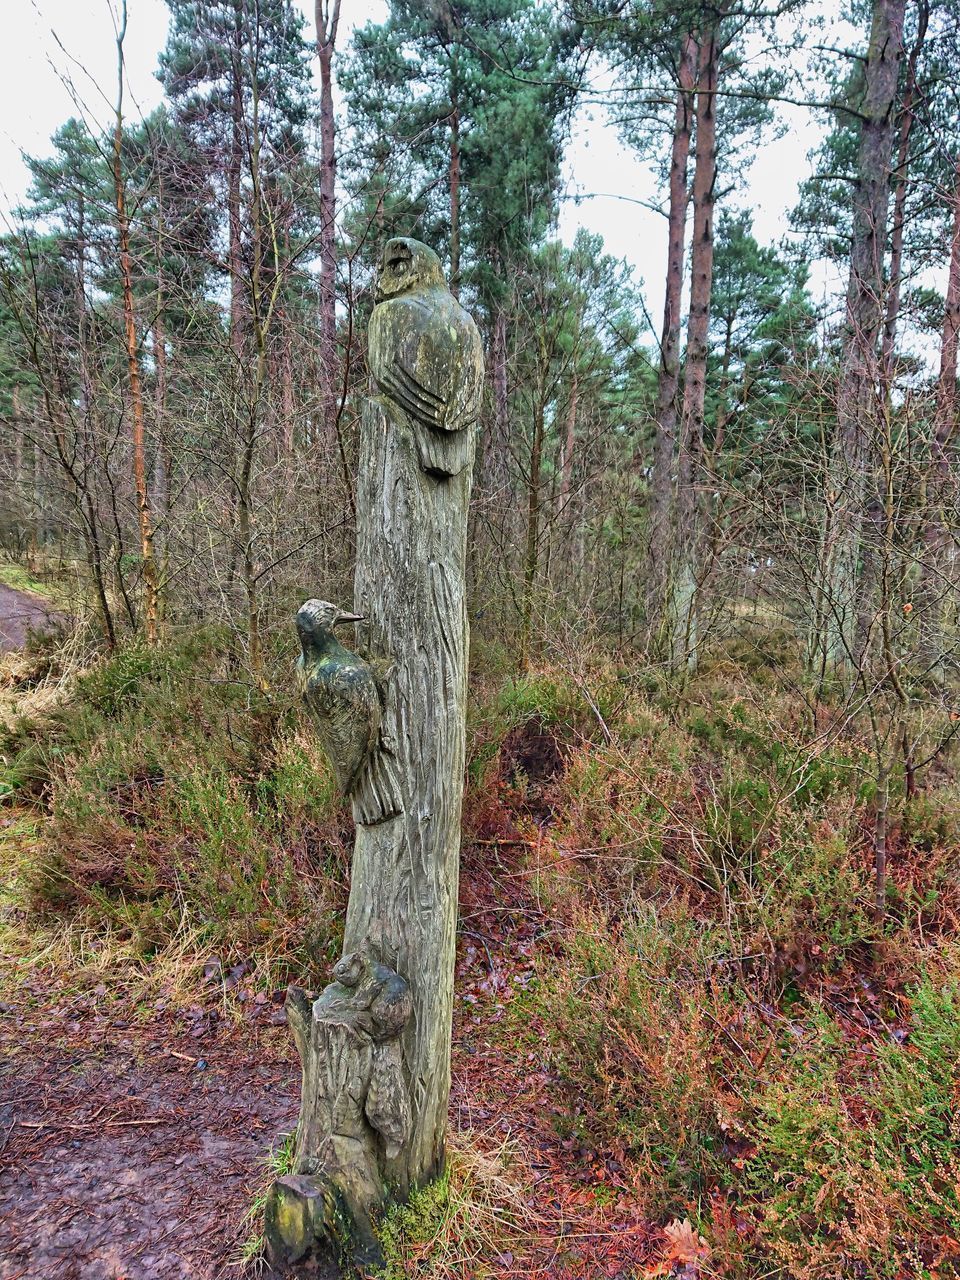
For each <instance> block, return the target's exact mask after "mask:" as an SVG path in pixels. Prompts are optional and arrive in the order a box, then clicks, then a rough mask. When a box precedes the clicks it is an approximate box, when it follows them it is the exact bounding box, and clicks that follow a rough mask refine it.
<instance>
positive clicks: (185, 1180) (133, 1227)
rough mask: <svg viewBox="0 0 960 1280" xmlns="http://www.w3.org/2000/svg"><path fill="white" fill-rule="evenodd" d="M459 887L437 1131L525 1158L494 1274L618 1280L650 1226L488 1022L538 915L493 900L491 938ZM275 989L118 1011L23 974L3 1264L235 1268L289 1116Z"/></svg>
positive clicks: (10, 1268) (0, 1184)
mask: <svg viewBox="0 0 960 1280" xmlns="http://www.w3.org/2000/svg"><path fill="white" fill-rule="evenodd" d="M480 887H481V888H489V889H493V888H494V886H493V885H492V884H490V885H488V886H480ZM500 888H501V890H502V889H504V888H506V885H504V884H503V883H501V885H500ZM467 893H468V896H469V898H470V899H471V901H470V903H469V904H468V908H469V909H468V912H467V913H468V914H469V916H470V930H469V933H468V934H466V936H465V938H464V939H463V941H462V944H461V949H460V959H459V963H458V988H459V995H460V1001H459V1003H460V1006H461V1011H460V1013H459V1015H458V1018H457V1026H456V1030H455V1037H454V1059H453V1096H452V1099H451V1127H452V1129H453V1130H454V1131H468V1132H469V1133H470V1134H471V1135H474V1136H475V1137H477V1138H478V1139H479V1140H480V1141H481V1143H482V1144H483V1145H485V1146H486V1147H487V1149H488V1150H491V1151H494V1150H496V1149H497V1148H498V1147H499V1146H501V1145H502V1144H504V1143H506V1144H509V1145H510V1146H511V1148H512V1149H513V1150H514V1151H519V1152H521V1153H522V1157H523V1160H524V1163H525V1164H526V1166H527V1167H528V1169H529V1171H530V1173H531V1174H532V1183H531V1184H530V1192H531V1194H530V1196H529V1198H528V1199H527V1201H526V1207H527V1210H528V1212H529V1219H528V1220H527V1222H525V1223H522V1224H518V1225H520V1240H521V1243H520V1244H517V1245H514V1246H513V1250H511V1251H508V1252H505V1253H503V1254H502V1255H501V1256H500V1257H499V1258H498V1259H495V1260H494V1264H495V1267H496V1271H495V1274H498V1275H500V1276H502V1277H504V1280H509V1277H524V1278H525V1280H529V1278H530V1277H543V1278H544V1280H548V1278H549V1280H554V1278H555V1280H566V1278H568V1277H569V1278H570V1280H573V1278H574V1277H576V1278H580V1277H583V1278H587V1277H597V1278H598V1280H599V1278H600V1277H617V1278H618V1280H632V1278H633V1277H634V1276H635V1275H637V1274H638V1272H637V1266H638V1265H639V1264H640V1263H641V1262H643V1261H644V1260H645V1259H647V1258H649V1257H650V1255H651V1251H652V1244H653V1238H654V1236H655V1235H656V1232H655V1230H654V1229H652V1228H651V1227H650V1225H649V1224H648V1223H646V1222H644V1221H643V1220H642V1219H640V1218H639V1217H636V1218H635V1217H633V1216H632V1215H631V1214H629V1213H628V1214H626V1215H624V1214H622V1213H617V1212H616V1211H611V1209H610V1208H606V1209H604V1208H602V1207H600V1206H599V1205H598V1203H597V1200H596V1197H595V1195H594V1188H595V1187H596V1185H597V1184H598V1183H603V1184H606V1185H608V1186H609V1185H610V1184H611V1183H613V1184H614V1185H615V1184H616V1182H617V1174H618V1169H617V1167H616V1162H614V1161H608V1162H604V1167H602V1168H600V1167H598V1165H597V1159H596V1156H595V1155H591V1154H589V1153H588V1152H587V1151H580V1149H579V1143H578V1142H577V1141H576V1140H575V1139H566V1140H563V1141H561V1139H560V1138H558V1137H557V1134H556V1131H555V1128H554V1126H553V1125H552V1124H551V1118H552V1115H553V1112H554V1110H556V1108H555V1107H553V1106H552V1105H551V1104H552V1103H554V1102H556V1100H557V1099H556V1096H555V1093H556V1088H557V1086H558V1082H557V1081H555V1080H554V1079H552V1078H551V1077H550V1075H549V1074H548V1073H547V1072H546V1071H545V1070H544V1069H543V1067H542V1064H541V1063H540V1062H539V1061H537V1060H536V1059H537V1056H538V1055H536V1054H535V1053H533V1052H531V1051H530V1049H529V1046H526V1047H524V1048H521V1047H520V1046H519V1045H518V1046H517V1047H516V1051H515V1052H511V1051H510V1049H509V1047H505V1045H504V1042H503V1040H502V1039H501V1040H499V1041H498V1039H497V1036H496V1031H497V1023H498V1021H499V1020H500V1019H501V1018H502V1017H503V1016H504V1011H505V1007H506V1003H507V1002H508V1001H509V1000H510V998H511V994H512V993H514V992H517V991H519V990H521V989H522V987H523V984H524V982H525V979H526V975H527V973H528V972H529V960H528V956H529V952H530V946H531V938H532V936H533V932H534V927H535V926H534V922H533V921H532V920H531V918H530V915H529V914H528V913H527V912H526V911H524V909H523V908H519V910H518V912H517V914H516V915H513V914H512V911H511V909H510V908H509V907H508V908H507V911H508V913H510V919H509V921H508V922H507V923H508V928H507V929H505V928H504V923H505V921H504V916H503V914H498V915H497V916H496V920H497V925H496V928H497V930H498V933H499V936H498V938H497V941H496V943H495V944H494V943H493V940H492V937H491V935H490V932H489V931H490V930H492V929H493V928H494V916H493V915H492V914H491V915H489V916H488V915H487V914H486V912H485V911H484V910H483V908H482V906H481V905H480V903H479V902H478V901H477V899H476V896H475V892H474V889H473V888H471V887H469V886H468V889H467ZM493 910H494V911H497V912H498V913H502V912H503V910H504V908H503V906H502V905H501V906H498V907H496V908H493ZM283 995H284V993H283V992H281V991H277V992H274V993H273V994H272V996H267V995H265V994H264V993H262V992H260V993H253V992H252V991H247V990H245V989H244V988H243V984H242V981H241V982H240V983H239V985H237V986H235V987H234V988H233V989H232V990H231V991H230V992H229V993H228V992H227V991H225V990H224V988H223V985H222V984H221V982H220V980H219V978H218V979H217V980H216V981H215V982H213V983H210V984H208V986H207V988H206V991H205V992H203V993H199V994H198V1000H199V1001H200V1002H199V1003H198V1004H196V1005H194V1006H192V1007H188V1008H187V1009H185V1010H181V1011H177V1012H172V1011H169V1010H151V1009H150V1008H144V1007H143V1006H139V1007H137V1008H134V1009H124V1008H123V1007H122V1005H121V1004H119V1003H118V1001H117V1000H116V998H115V997H112V996H111V995H110V994H109V993H108V992H106V991H105V990H103V989H102V988H101V989H96V990H94V991H92V992H82V991H81V992H77V993H74V994H70V995H66V996H64V997H63V998H61V999H60V1000H56V1001H51V996H50V988H49V986H48V985H47V983H46V982H45V980H44V978H43V976H42V975H39V974H36V973H34V975H33V976H32V977H31V978H29V979H28V981H27V982H26V983H25V984H24V985H23V987H22V999H20V1000H18V1001H17V1003H16V1004H5V1005H2V1006H0V1280H48V1278H49V1280H221V1277H224V1278H225V1277H230V1276H235V1277H238V1278H239V1277H241V1276H243V1275H245V1274H250V1272H249V1271H247V1270H245V1268H244V1266H243V1264H242V1263H241V1262H240V1250H241V1246H242V1244H243V1241H244V1239H245V1238H246V1237H247V1236H249V1235H251V1234H253V1233H254V1232H255V1228H252V1227H251V1226H250V1224H246V1225H244V1223H243V1216H244V1213H245V1212H246V1210H247V1208H248V1207H249V1205H250V1203H251V1199H252V1197H253V1195H254V1194H255V1192H256V1190H257V1188H258V1187H259V1186H261V1185H262V1184H263V1181H264V1178H265V1173H264V1166H263V1160H264V1157H265V1156H266V1154H267V1153H268V1151H269V1150H270V1149H271V1148H275V1147H276V1145H277V1143H278V1141H279V1139H280V1137H281V1135H283V1134H285V1133H287V1132H289V1131H290V1130H291V1129H292V1128H293V1127H294V1125H295V1123H296V1115H297V1106H298V1098H299V1065H298V1063H297V1061H296V1057H295V1054H294V1052H293V1049H292V1045H291V1043H290V1038H289V1032H288V1031H287V1029H286V1027H285V1025H283V1024H284V1021H285V1018H284V1014H283V1011H282V1006H281V1004H280V1002H281V1001H282V999H283ZM485 1273H486V1274H490V1272H489V1271H487V1272H485ZM259 1274H261V1275H264V1274H265V1273H264V1272H263V1271H262V1270H261V1271H260V1273H259ZM462 1274H463V1275H465V1276H466V1275H469V1274H471V1270H470V1269H469V1268H465V1269H464V1271H463V1273H462Z"/></svg>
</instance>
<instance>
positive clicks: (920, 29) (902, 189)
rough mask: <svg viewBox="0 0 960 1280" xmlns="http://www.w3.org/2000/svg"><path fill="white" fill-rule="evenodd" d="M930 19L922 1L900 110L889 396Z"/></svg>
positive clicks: (886, 360) (887, 341) (886, 378)
mask: <svg viewBox="0 0 960 1280" xmlns="http://www.w3.org/2000/svg"><path fill="white" fill-rule="evenodd" d="M929 17H930V10H929V4H928V3H927V0H920V3H919V7H918V12H917V37H916V39H915V40H914V42H913V47H912V48H911V50H910V57H909V59H908V61H907V79H906V86H905V88H904V92H903V103H902V105H901V107H900V138H899V141H898V143H897V166H896V169H895V171H894V172H895V175H896V179H895V181H896V186H895V194H894V198H893V225H892V228H891V232H890V272H889V276H890V279H889V283H888V285H887V309H886V316H885V318H884V324H883V341H882V344H881V349H880V364H881V369H882V371H883V385H884V392H885V394H886V395H888V396H889V394H890V390H891V388H892V386H893V379H894V375H895V373H896V354H897V321H898V320H899V317H900V292H901V287H902V284H903V235H904V230H905V226H906V207H907V172H908V167H909V159H910V134H911V132H912V130H913V120H914V111H913V103H914V98H915V97H916V92H917V60H918V59H919V57H920V51H921V49H922V48H923V42H924V40H925V39H926V34H927V23H928V20H929Z"/></svg>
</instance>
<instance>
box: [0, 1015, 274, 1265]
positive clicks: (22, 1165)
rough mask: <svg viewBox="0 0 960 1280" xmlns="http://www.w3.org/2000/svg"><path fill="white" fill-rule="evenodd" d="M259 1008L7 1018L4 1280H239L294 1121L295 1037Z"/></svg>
mask: <svg viewBox="0 0 960 1280" xmlns="http://www.w3.org/2000/svg"><path fill="white" fill-rule="evenodd" d="M261 1013H262V1015H263V1017H262V1018H261V1017H255V1018H253V1019H252V1020H251V1023H250V1025H246V1024H244V1025H241V1026H240V1027H237V1026H235V1025H231V1026H222V1025H221V1024H220V1022H219V1020H218V1018H217V1015H216V1013H215V1012H210V1011H207V1012H200V1011H198V1012H197V1016H195V1017H194V1018H192V1019H190V1018H189V1017H188V1018H186V1019H177V1020H173V1021H171V1019H169V1018H167V1019H165V1020H160V1021H158V1022H156V1023H154V1024H150V1023H147V1024H146V1025H145V1026H144V1025H139V1026H131V1025H129V1024H127V1023H126V1022H125V1021H123V1020H122V1019H116V1018H112V1019H111V1018H103V1017H101V1016H99V1015H98V1014H97V1013H95V1012H92V1013H91V1011H90V1010H83V1009H77V1008H76V1007H71V1008H63V1009H53V1010H49V1009H48V1010H45V1011H43V1013H42V1014H41V1015H40V1017H39V1020H38V1017H37V1013H36V1011H35V1010H33V1011H30V1010H27V1009H24V1010H23V1011H20V1012H18V1011H17V1010H14V1009H10V1008H8V1009H7V1010H6V1011H5V1012H4V1013H3V1014H2V1015H0V1051H2V1059H0V1278H2V1280H221V1278H225V1277H228V1276H230V1277H234V1278H235V1280H240V1277H241V1276H242V1275H243V1269H242V1268H241V1267H240V1266H239V1265H238V1259H239V1255H240V1250H241V1246H242V1244H243V1242H244V1238H245V1236H247V1235H249V1234H251V1233H252V1231H253V1228H251V1227H250V1226H244V1225H243V1222H242V1219H243V1215H244V1213H245V1211H246V1209H247V1208H248V1207H249V1204H250V1202H251V1198H252V1196H253V1194H254V1192H255V1190H256V1188H257V1186H258V1184H259V1183H260V1182H261V1181H262V1180H263V1178H264V1177H265V1170H264V1166H263V1160H264V1157H265V1156H266V1154H267V1152H268V1150H269V1149H270V1147H271V1146H272V1145H273V1144H275V1143H276V1142H277V1140H278V1135H280V1134H282V1133H284V1132H285V1131H289V1130H290V1129H291V1128H292V1127H293V1126H294V1125H295V1123H296V1115H297V1102H298V1089H299V1071H298V1069H297V1067H296V1064H295V1063H294V1062H293V1061H291V1057H290V1046H289V1035H288V1033H287V1031H286V1028H285V1027H278V1026H273V1025H271V1024H272V1021H273V1020H274V1019H275V1016H276V1015H275V1011H274V1008H272V1007H271V1006H269V1005H267V1006H266V1007H265V1008H263V1009H262V1010H258V1011H257V1014H261ZM258 1022H263V1023H264V1024H265V1025H263V1026H259V1025H257V1023H258ZM261 1274H263V1273H262V1272H261Z"/></svg>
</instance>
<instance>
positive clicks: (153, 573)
mask: <svg viewBox="0 0 960 1280" xmlns="http://www.w3.org/2000/svg"><path fill="white" fill-rule="evenodd" d="M126 30H127V6H126V0H124V3H123V6H122V10H121V20H120V28H119V30H118V32H117V82H118V90H117V110H116V122H115V124H114V130H113V191H114V199H115V203H116V211H117V237H118V241H119V257H120V284H121V290H122V295H123V334H124V346H125V349H126V357H127V378H128V383H129V388H128V389H129V394H130V413H131V417H132V420H133V440H132V448H133V483H134V488H135V490H136V495H137V515H138V517H139V523H140V555H141V558H142V562H143V588H144V610H143V627H144V634H145V635H146V639H147V643H148V644H156V642H157V638H158V630H157V628H158V624H159V617H160V580H159V575H158V573H157V562H156V558H155V557H154V552H153V515H152V512H151V510H150V493H149V489H148V485H147V466H146V449H145V440H144V412H143V389H142V385H141V381H140V352H139V346H138V343H137V325H136V316H135V313H134V305H133V277H132V266H131V259H130V223H129V219H128V216H127V207H126V181H125V179H124V175H123V77H124V59H123V42H124V38H125V35H126Z"/></svg>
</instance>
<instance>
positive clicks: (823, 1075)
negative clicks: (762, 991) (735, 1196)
mask: <svg viewBox="0 0 960 1280" xmlns="http://www.w3.org/2000/svg"><path fill="white" fill-rule="evenodd" d="M912 999H913V1026H912V1030H911V1033H910V1036H909V1039H908V1041H907V1042H906V1043H905V1044H900V1043H891V1042H890V1040H889V1038H887V1039H886V1040H880V1039H878V1040H876V1041H875V1042H871V1043H868V1044H863V1043H857V1042H851V1040H850V1038H849V1034H848V1033H846V1032H845V1031H844V1030H843V1029H842V1028H841V1027H840V1026H839V1025H838V1024H837V1023H836V1022H835V1021H833V1020H831V1019H830V1018H829V1017H828V1015H827V1014H826V1013H825V1012H823V1011H822V1010H817V1009H813V1008H811V1009H810V1010H809V1011H808V1015H807V1018H806V1019H805V1021H804V1023H803V1025H802V1028H801V1029H800V1030H799V1032H798V1033H797V1034H796V1035H795V1036H794V1037H793V1043H792V1045H791V1046H790V1047H789V1049H787V1050H786V1051H785V1052H784V1056H783V1058H782V1060H781V1061H780V1063H779V1064H778V1066H779V1069H778V1071H777V1072H776V1073H772V1072H771V1073H769V1076H768V1080H767V1082H766V1084H765V1085H764V1087H763V1089H762V1090H761V1091H760V1093H759V1094H758V1096H757V1097H756V1103H755V1111H754V1115H753V1119H752V1126H751V1128H752V1133H753V1140H754V1144H755V1149H754V1152H753V1154H752V1155H751V1157H750V1159H749V1160H748V1161H747V1165H746V1170H745V1190H747V1191H748V1192H749V1194H750V1195H751V1196H752V1197H753V1198H754V1199H755V1202H756V1205H757V1209H758V1217H759V1239H760V1241H761V1242H762V1244H763V1247H764V1248H765V1250H766V1251H768V1254H769V1256H770V1257H771V1258H772V1259H773V1260H774V1261H775V1262H776V1264H777V1265H778V1266H780V1267H782V1268H784V1269H785V1272H786V1274H789V1275H791V1276H793V1275H796V1276H798V1277H803V1280H807V1277H809V1278H810V1280H814V1278H816V1280H820V1278H821V1277H822V1278H823V1280H827V1278H828V1277H830V1278H831V1280H832V1278H833V1277H836V1276H843V1277H845V1276H850V1277H851V1278H852V1277H856V1276H862V1275H870V1276H877V1277H891V1278H893V1277H899V1276H902V1275H904V1274H905V1273H904V1271H903V1262H904V1260H905V1259H906V1258H908V1257H909V1256H911V1255H912V1256H914V1257H920V1256H921V1253H922V1252H923V1249H924V1247H926V1249H927V1251H929V1242H930V1241H931V1240H936V1239H941V1240H943V1241H945V1242H949V1241H951V1240H952V1241H953V1242H954V1247H953V1261H954V1262H956V1261H957V1260H958V1258H957V1253H958V1250H957V1247H956V1245H955V1242H956V1240H957V1239H960V1181H958V1175H960V1146H958V1139H960V1120H958V1116H957V1106H956V1085H957V1079H958V1066H960V988H958V984H957V982H956V981H955V980H954V981H950V982H948V983H946V984H945V985H940V986H937V985H936V984H934V983H932V982H930V981H925V982H922V983H921V984H920V985H919V986H918V987H917V988H915V989H914V990H913V992H912ZM947 1253H948V1254H949V1253H950V1246H949V1244H948V1247H947ZM928 1261H933V1259H928ZM915 1274H925V1273H924V1272H916V1273H915ZM931 1274H932V1272H931ZM943 1274H955V1271H949V1272H944V1273H943Z"/></svg>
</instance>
